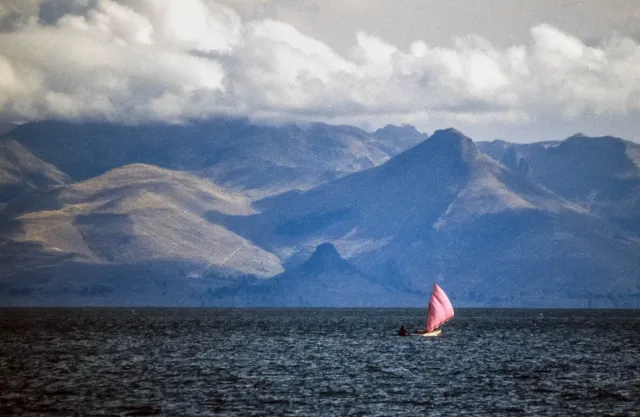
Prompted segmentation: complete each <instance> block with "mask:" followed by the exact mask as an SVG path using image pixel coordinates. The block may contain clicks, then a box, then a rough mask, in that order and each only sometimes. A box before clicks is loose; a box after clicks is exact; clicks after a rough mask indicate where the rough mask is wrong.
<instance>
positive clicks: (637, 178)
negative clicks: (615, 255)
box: [481, 134, 640, 234]
mask: <svg viewBox="0 0 640 417" xmlns="http://www.w3.org/2000/svg"><path fill="white" fill-rule="evenodd" d="M495 145H497V144H496V143H491V144H483V145H482V146H481V149H484V150H485V151H487V152H493V153H494V156H496V155H495V149H496V148H497V146H495ZM502 145H503V146H504V148H505V149H506V151H505V154H504V155H503V157H502V162H503V163H505V164H506V165H507V166H510V167H512V168H514V169H516V170H518V171H519V172H520V173H522V174H523V175H525V176H527V177H528V178H530V179H531V180H532V181H534V182H536V183H538V184H540V185H542V186H544V187H546V188H548V189H549V190H551V191H553V192H554V193H556V194H558V195H559V196H562V197H563V198H565V199H567V200H570V201H573V202H575V203H577V204H579V205H581V206H582V207H584V208H585V209H586V210H588V211H590V212H592V213H594V214H597V215H598V216H601V217H605V218H607V219H609V220H611V221H614V222H615V223H617V224H618V225H620V226H621V227H623V228H625V229H627V230H630V231H633V232H634V233H636V234H640V145H638V144H636V143H633V142H628V141H625V140H622V139H620V138H615V137H611V136H606V137H598V138H591V137H587V136H584V135H580V134H578V135H574V136H572V137H571V138H568V139H566V140H564V141H562V142H560V143H557V144H554V145H553V146H545V145H544V144H528V145H516V144H508V143H503V144H502Z"/></svg>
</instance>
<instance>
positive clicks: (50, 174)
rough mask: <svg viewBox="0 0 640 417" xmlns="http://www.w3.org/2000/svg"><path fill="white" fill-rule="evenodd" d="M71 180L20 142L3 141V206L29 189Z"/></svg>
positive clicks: (0, 157) (0, 186)
mask: <svg viewBox="0 0 640 417" xmlns="http://www.w3.org/2000/svg"><path fill="white" fill-rule="evenodd" d="M69 181H70V178H69V177H68V176H67V175H66V174H65V173H63V172H61V171H60V170H59V169H57V168H56V167H55V166H53V165H51V164H49V163H47V162H44V161H43V160H41V159H39V158H37V157H36V156H34V155H33V154H32V153H31V152H29V151H28V150H26V149H25V148H24V147H23V146H22V145H20V144H19V143H18V142H16V141H14V140H10V139H0V203H3V202H6V201H9V200H12V199H14V198H17V197H19V196H21V195H23V194H24V193H26V192H28V191H29V190H33V189H36V188H48V187H53V186H57V185H61V184H65V183H67V182H69Z"/></svg>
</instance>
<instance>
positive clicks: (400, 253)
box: [229, 129, 640, 305]
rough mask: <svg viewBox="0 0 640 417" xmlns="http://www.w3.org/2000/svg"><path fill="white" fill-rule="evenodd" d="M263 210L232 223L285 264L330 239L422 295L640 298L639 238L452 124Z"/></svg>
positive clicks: (498, 299)
mask: <svg viewBox="0 0 640 417" xmlns="http://www.w3.org/2000/svg"><path fill="white" fill-rule="evenodd" d="M261 206H262V207H263V208H264V210H265V211H264V212H263V213H261V214H259V215H256V216H253V217H252V218H251V219H250V222H248V223H247V221H246V220H245V219H237V218H236V219H231V220H230V223H229V224H230V225H231V227H232V228H234V229H236V230H238V231H239V233H241V234H246V235H248V236H251V237H252V238H253V239H255V240H256V241H258V242H260V243H261V244H262V245H263V246H264V247H266V248H268V249H269V250H272V251H275V252H276V253H278V254H279V255H280V256H281V257H282V258H285V257H288V256H295V254H296V253H297V252H299V251H301V252H303V253H308V252H309V251H310V248H311V247H313V246H315V245H317V244H318V243H319V242H324V241H330V242H333V243H334V244H335V245H336V247H338V248H339V250H340V252H341V253H343V254H344V255H345V256H346V257H347V259H349V261H350V262H353V263H354V265H355V266H356V267H357V268H358V269H359V270H361V271H363V272H364V273H365V274H367V275H370V276H375V277H377V279H378V280H379V282H381V283H385V284H393V285H405V286H406V287H408V288H412V289H413V290H415V291H421V292H424V293H427V292H428V290H429V288H430V287H431V285H432V283H433V281H434V280H442V281H444V282H445V283H446V285H447V286H448V287H450V288H451V289H452V290H453V291H452V292H453V293H454V294H457V296H458V297H460V299H462V300H465V301H466V302H469V303H472V302H473V303H478V304H481V303H482V302H483V301H486V300H483V299H479V298H478V297H477V294H479V293H484V294H486V293H487V291H488V289H487V286H488V285H495V286H496V291H495V293H494V294H493V297H494V299H493V300H492V303H493V304H494V305H495V304H500V303H503V304H508V303H510V302H514V303H516V304H517V303H527V302H533V301H531V300H534V299H535V302H534V303H538V305H540V304H546V305H559V304H561V303H565V302H569V303H570V302H574V301H571V300H569V298H571V297H575V299H576V300H577V299H580V300H579V301H575V303H576V304H580V303H584V302H586V301H588V300H587V299H588V297H587V295H585V294H587V293H591V292H598V291H599V294H602V293H608V292H612V291H613V292H616V294H617V295H620V294H623V293H625V292H627V293H629V292H631V293H634V294H638V293H640V291H639V288H638V284H639V283H638V280H637V278H636V275H635V272H636V271H638V270H639V269H638V268H639V267H640V261H639V260H638V259H637V256H636V254H637V253H640V245H639V243H638V240H637V239H634V238H632V237H629V236H627V235H626V234H625V233H624V231H622V230H621V229H619V228H616V227H615V226H612V225H610V224H608V223H607V222H605V221H602V220H600V219H598V218H597V217H594V216H592V215H589V214H588V212H587V211H586V210H584V209H583V208H581V207H579V206H578V205H575V204H573V203H570V202H568V201H566V200H563V199H561V198H559V197H558V196H556V195H554V194H553V193H551V192H550V191H548V190H546V189H544V188H541V187H539V186H537V185H535V184H533V183H532V182H530V181H528V180H526V179H525V178H523V177H522V176H520V175H518V174H516V173H514V172H513V171H511V170H510V169H508V168H506V167H505V166H504V165H501V164H499V163H497V162H496V161H495V160H493V159H491V158H489V157H487V156H486V155H484V154H482V153H480V152H479V151H478V150H477V149H476V148H475V146H474V144H473V143H472V141H471V140H470V139H469V138H467V137H465V136H464V135H462V134H460V133H459V132H457V131H455V130H452V129H448V130H444V131H437V132H436V133H434V135H433V136H432V137H431V138H430V139H428V140H426V141H425V142H423V143H421V144H420V145H418V146H416V147H414V148H412V149H410V150H408V151H406V152H404V153H401V154H399V155H398V156H396V157H395V158H393V159H392V160H390V161H388V162H387V163H385V164H383V165H381V166H379V167H376V168H374V169H371V170H368V171H364V172H361V173H357V174H353V175H350V176H348V177H345V178H341V179H339V180H336V181H334V182H331V183H328V184H325V185H322V186H320V187H317V188H315V189H313V190H310V191H308V192H306V193H302V194H299V195H288V196H283V197H282V198H273V199H270V200H269V201H266V202H262V205H261ZM605 259H606V260H607V261H604V260H605ZM583 283H584V285H583ZM498 284H499V285H498ZM570 289H571V291H573V293H571V294H570V293H569V290H570ZM542 291H544V292H545V293H544V294H545V295H544V296H542V295H541V294H543V293H542ZM555 291H557V292H555ZM576 292H580V294H575V293H576ZM547 293H548V294H547ZM549 294H551V295H549ZM485 296H486V295H483V297H485Z"/></svg>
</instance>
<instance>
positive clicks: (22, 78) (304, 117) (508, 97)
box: [0, 0, 640, 142]
mask: <svg viewBox="0 0 640 417" xmlns="http://www.w3.org/2000/svg"><path fill="white" fill-rule="evenodd" d="M219 114H227V115H237V116H248V117H251V118H253V119H255V120H258V121H260V120H266V121H270V122H274V121H275V122H290V121H322V122H328V123H335V124H353V125H356V126H359V127H362V128H365V129H367V130H373V129H376V128H378V127H382V126H384V125H386V124H389V123H394V124H404V123H409V124H413V125H414V126H416V127H417V128H419V129H420V130H422V131H423V132H426V133H432V132H433V131H434V130H435V129H441V128H447V127H455V128H457V129H458V130H461V131H462V132H464V133H465V134H467V135H468V136H470V137H472V138H473V139H475V140H492V139H497V138H499V139H505V140H509V141H513V142H531V141H538V140H554V139H563V138H566V137H568V136H571V135H572V134H574V133H577V132H582V133H584V134H587V135H593V136H596V135H614V136H620V137H623V138H625V139H629V140H633V141H636V142H640V123H638V122H637V120H640V117H639V116H640V7H638V1H637V0H627V1H623V0H591V1H575V0H574V1H571V0H555V1H552V0H539V1H536V2H532V1H531V2H530V1H521V0H483V1H475V0H455V1H441V0H394V1H389V0H323V1H312V0H278V1H268V0H220V1H208V0H176V1H170V0H162V1H158V0H47V1H44V0H2V1H1V2H0V122H24V121H29V120H41V119H51V118H55V119H70V120H80V121H81V120H89V119H90V120H96V119H98V120H108V121H114V122H122V123H134V124H135V123H143V122H150V121H165V122H171V123H181V122H183V121H185V120H189V119H192V118H207V117H211V116H214V115H219Z"/></svg>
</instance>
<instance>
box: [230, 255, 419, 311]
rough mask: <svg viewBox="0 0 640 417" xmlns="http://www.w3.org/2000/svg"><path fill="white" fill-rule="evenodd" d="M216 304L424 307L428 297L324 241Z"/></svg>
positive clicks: (232, 292)
mask: <svg viewBox="0 0 640 417" xmlns="http://www.w3.org/2000/svg"><path fill="white" fill-rule="evenodd" d="M217 303H221V304H225V305H234V306H289V307H293V306H302V307H373V306H377V307H380V306H399V305H414V306H425V305H426V304H427V298H425V297H420V296H419V295H417V294H408V293H403V292H401V291H398V289H397V288H386V287H384V286H382V285H380V284H379V283H376V282H374V281H373V280H372V279H371V278H369V277H367V276H366V275H364V274H363V273H361V272H359V271H358V270H357V269H355V268H354V267H353V265H351V264H350V263H349V262H347V261H345V260H344V259H343V258H342V257H341V256H340V254H339V253H338V251H337V250H336V248H335V247H334V246H333V245H332V244H330V243H324V244H321V245H319V246H318V247H317V248H316V249H315V251H314V252H313V253H312V255H311V256H310V257H309V259H307V260H306V261H305V262H304V263H303V264H301V265H299V266H297V267H296V268H293V269H291V270H288V271H286V272H283V273H282V274H279V275H276V276H275V277H273V278H271V279H269V280H257V281H254V282H251V283H249V284H248V285H244V286H242V287H240V288H238V289H237V290H235V291H223V292H222V295H221V296H220V297H219V298H218V300H217Z"/></svg>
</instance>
